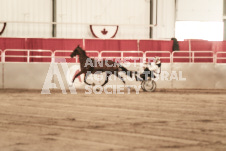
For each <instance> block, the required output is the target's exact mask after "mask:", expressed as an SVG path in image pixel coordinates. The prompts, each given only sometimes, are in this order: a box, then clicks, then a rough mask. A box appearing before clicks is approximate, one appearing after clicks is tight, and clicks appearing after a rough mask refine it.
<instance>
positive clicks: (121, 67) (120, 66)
mask: <svg viewBox="0 0 226 151" xmlns="http://www.w3.org/2000/svg"><path fill="white" fill-rule="evenodd" d="M119 69H121V71H125V72H126V74H127V75H128V76H130V77H131V78H132V76H133V75H132V71H129V70H128V69H126V68H125V67H123V66H122V65H120V64H119Z"/></svg>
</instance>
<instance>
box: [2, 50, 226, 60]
mask: <svg viewBox="0 0 226 151" xmlns="http://www.w3.org/2000/svg"><path fill="white" fill-rule="evenodd" d="M13 52H15V53H13ZM32 52H36V53H37V52H38V54H32ZM18 53H19V54H18ZM71 53H72V50H56V51H54V52H52V51H51V50H39V49H38V50H30V49H6V50H4V51H2V50H0V58H1V62H21V61H17V60H18V59H19V58H24V61H22V62H28V63H30V62H75V63H78V62H79V60H78V56H76V57H75V58H73V59H72V60H71V61H68V60H67V59H70V58H71V57H70V54H71ZM86 53H87V54H88V56H89V57H91V58H96V59H109V60H114V59H118V61H122V62H123V61H127V60H128V59H131V60H133V61H135V60H136V62H137V59H138V60H139V59H140V60H139V61H140V62H146V61H147V59H150V60H149V61H152V60H151V59H152V58H153V57H155V56H158V57H159V58H160V59H161V60H162V62H167V63H177V62H178V63H182V62H185V63H188V62H189V63H197V62H200V63H226V52H216V53H214V52H213V51H174V52H173V53H171V52H170V51H146V52H142V51H101V52H98V51H86ZM9 58H11V60H10V61H9ZM12 58H14V59H12ZM32 58H40V59H45V58H48V61H47V60H44V61H43V60H41V61H35V60H32V61H31V59H32ZM57 59H59V60H57ZM62 59H64V60H62ZM126 59H127V60H126ZM176 59H179V60H176ZM197 59H198V60H197ZM163 60H167V61H163Z"/></svg>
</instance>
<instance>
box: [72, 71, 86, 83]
mask: <svg viewBox="0 0 226 151" xmlns="http://www.w3.org/2000/svg"><path fill="white" fill-rule="evenodd" d="M82 73H83V72H82V71H80V72H79V73H77V74H75V75H74V77H73V79H72V83H74V81H75V79H76V78H77V77H78V76H80V75H81V74H82Z"/></svg>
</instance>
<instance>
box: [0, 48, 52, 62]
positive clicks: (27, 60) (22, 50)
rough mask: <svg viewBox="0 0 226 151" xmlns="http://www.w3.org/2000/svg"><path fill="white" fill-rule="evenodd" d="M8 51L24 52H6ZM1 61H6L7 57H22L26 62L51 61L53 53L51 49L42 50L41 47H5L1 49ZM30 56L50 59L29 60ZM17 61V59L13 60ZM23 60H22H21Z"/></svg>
mask: <svg viewBox="0 0 226 151" xmlns="http://www.w3.org/2000/svg"><path fill="white" fill-rule="evenodd" d="M8 52H24V53H25V54H13V55H12V54H7V53H8ZM31 52H37V53H49V55H32V54H31ZM2 55H3V60H2V61H3V62H8V61H7V59H8V58H24V59H25V60H26V62H28V63H30V62H51V61H52V57H53V53H52V51H51V50H43V49H6V50H4V51H3V54H2ZM32 58H39V59H45V58H47V59H50V61H30V59H32ZM14 62H17V61H14ZM22 62H23V61H22Z"/></svg>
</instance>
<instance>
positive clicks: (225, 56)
mask: <svg viewBox="0 0 226 151" xmlns="http://www.w3.org/2000/svg"><path fill="white" fill-rule="evenodd" d="M215 59H216V60H215V63H226V52H223V51H219V52H216V58H215ZM219 61H220V62H219Z"/></svg>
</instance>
